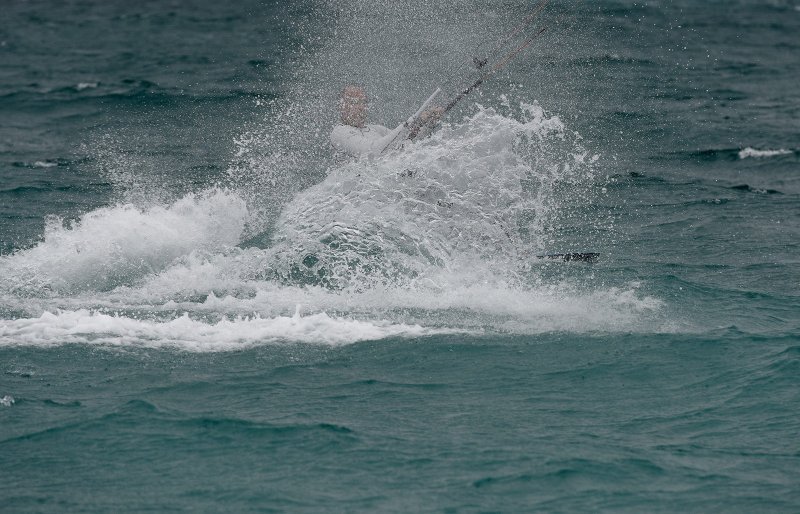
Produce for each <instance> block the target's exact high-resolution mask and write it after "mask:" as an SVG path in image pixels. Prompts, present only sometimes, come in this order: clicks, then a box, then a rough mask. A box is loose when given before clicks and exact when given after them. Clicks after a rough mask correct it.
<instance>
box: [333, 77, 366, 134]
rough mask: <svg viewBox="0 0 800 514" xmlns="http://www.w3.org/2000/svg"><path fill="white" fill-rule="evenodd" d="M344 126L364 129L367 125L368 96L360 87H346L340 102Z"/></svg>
mask: <svg viewBox="0 0 800 514" xmlns="http://www.w3.org/2000/svg"><path fill="white" fill-rule="evenodd" d="M340 109H341V115H342V124H344V125H350V126H351V127H357V128H363V127H364V126H366V124H367V95H366V94H365V93H364V90H363V89H361V88H359V87H352V86H351V87H346V88H345V89H344V91H343V92H342V99H341V101H340Z"/></svg>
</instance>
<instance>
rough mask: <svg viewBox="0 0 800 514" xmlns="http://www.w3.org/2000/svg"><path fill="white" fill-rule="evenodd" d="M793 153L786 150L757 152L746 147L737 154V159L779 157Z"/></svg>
mask: <svg viewBox="0 0 800 514" xmlns="http://www.w3.org/2000/svg"><path fill="white" fill-rule="evenodd" d="M793 153H794V152H793V151H791V150H786V149H780V150H757V149H755V148H751V147H749V146H748V147H747V148H745V149H744V150H741V151H740V152H739V159H748V158H765V157H777V156H779V155H791V154H793Z"/></svg>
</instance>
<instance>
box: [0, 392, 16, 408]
mask: <svg viewBox="0 0 800 514" xmlns="http://www.w3.org/2000/svg"><path fill="white" fill-rule="evenodd" d="M0 405H2V406H3V407H11V406H12V405H14V397H13V396H11V395H8V394H7V395H5V396H3V397H2V398H0Z"/></svg>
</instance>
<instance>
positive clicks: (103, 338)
mask: <svg viewBox="0 0 800 514" xmlns="http://www.w3.org/2000/svg"><path fill="white" fill-rule="evenodd" d="M452 332H457V331H453V330H444V329H434V328H425V327H421V326H419V325H406V324H402V323H392V322H389V321H359V320H356V319H347V318H335V317H331V316H328V315H327V314H325V313H319V314H312V315H309V316H301V315H300V312H299V308H298V310H297V312H295V314H294V315H293V316H278V317H274V318H261V317H260V316H253V317H250V318H238V319H234V320H228V319H223V320H221V321H219V322H217V323H207V322H204V321H198V320H194V319H192V318H190V317H189V316H188V315H183V316H181V317H179V318H176V319H172V320H170V321H166V322H158V321H147V320H140V319H134V318H130V317H124V316H113V315H108V314H101V313H97V312H91V311H88V310H85V309H82V310H78V311H60V312H56V313H50V312H45V313H44V314H42V315H41V316H40V317H38V318H26V319H17V320H7V321H3V322H2V324H0V345H3V346H8V345H40V346H47V345H53V344H62V343H89V344H103V345H122V346H145V347H164V346H168V347H178V348H181V349H184V350H191V351H220V350H235V349H241V348H244V347H247V346H251V345H254V344H268V343H276V342H303V343H313V344H324V345H331V346H337V345H343V344H351V343H355V342H358V341H366V340H377V339H385V338H388V337H422V336H428V335H434V334H442V333H452ZM461 332H463V331H461Z"/></svg>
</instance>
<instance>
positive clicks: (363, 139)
mask: <svg viewBox="0 0 800 514" xmlns="http://www.w3.org/2000/svg"><path fill="white" fill-rule="evenodd" d="M339 114H340V124H339V125H336V126H335V127H333V131H332V132H331V144H333V146H334V147H335V148H336V149H338V150H341V151H343V152H346V153H348V154H350V155H354V156H362V155H372V156H376V155H380V154H381V153H382V152H383V151H384V150H385V149H386V148H387V147H389V146H390V145H391V144H392V143H393V142H394V141H396V140H412V139H415V138H417V137H421V136H424V135H427V134H429V133H430V132H431V131H432V130H433V127H434V126H435V125H436V123H437V122H438V121H439V118H440V117H441V114H442V110H441V109H430V110H426V111H425V112H423V113H422V114H421V115H420V116H419V117H418V118H417V120H415V122H414V123H412V124H411V125H409V124H408V123H401V124H400V125H398V126H397V128H395V129H393V130H392V129H389V128H387V127H384V126H383V125H376V124H368V123H367V94H366V92H365V91H364V88H362V87H360V86H354V85H350V86H347V87H345V88H344V89H343V90H342V97H341V99H340V100H339ZM404 131H405V132H406V133H405V134H402V133H403V132H404ZM401 135H402V136H403V137H402V138H401V137H400V136H401Z"/></svg>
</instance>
